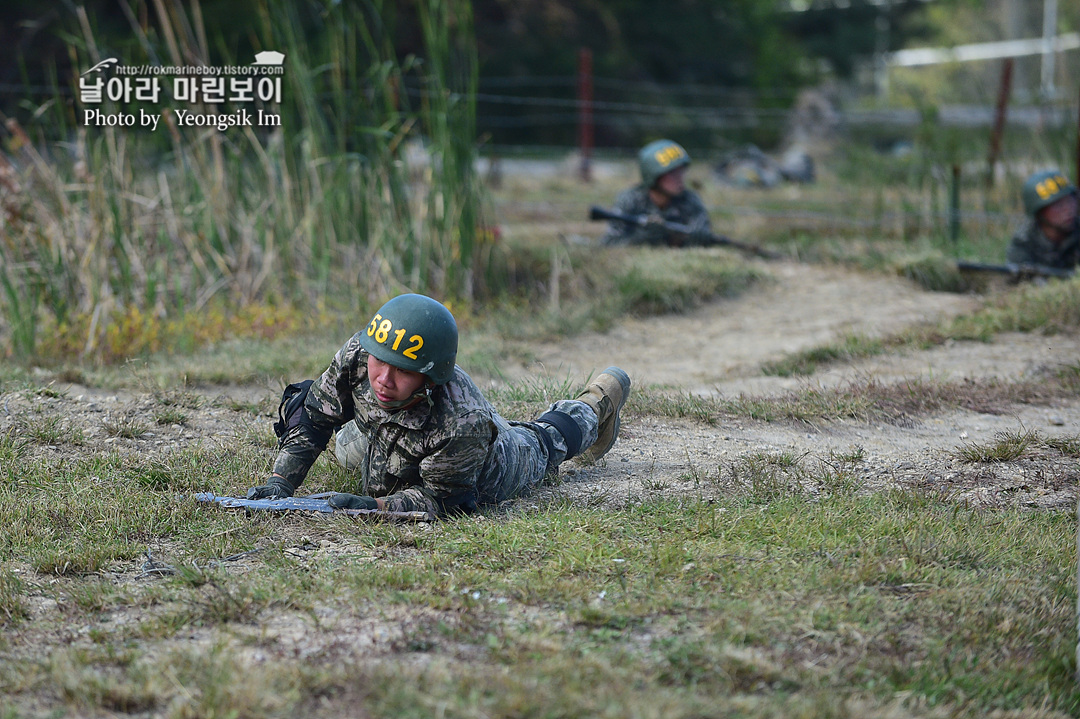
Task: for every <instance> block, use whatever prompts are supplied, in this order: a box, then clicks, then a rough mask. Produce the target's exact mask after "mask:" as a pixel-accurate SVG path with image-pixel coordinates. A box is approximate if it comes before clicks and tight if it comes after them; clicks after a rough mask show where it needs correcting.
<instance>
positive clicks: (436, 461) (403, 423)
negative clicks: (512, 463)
mask: <svg viewBox="0 0 1080 719" xmlns="http://www.w3.org/2000/svg"><path fill="white" fill-rule="evenodd" d="M367 357H368V353H367V352H365V351H364V350H363V349H362V348H361V347H360V334H359V333H357V334H356V335H354V336H353V337H352V338H351V339H350V340H349V341H348V342H346V343H345V345H344V346H343V347H342V348H341V349H340V350H338V352H337V354H336V355H335V356H334V359H333V361H332V362H331V363H330V366H329V367H328V368H327V369H326V371H325V372H323V374H322V376H320V377H319V378H318V379H316V380H315V382H314V383H313V384H312V385H311V389H310V391H309V392H308V395H307V400H306V402H305V405H304V409H305V410H306V412H305V416H304V417H303V418H302V419H301V421H300V423H299V424H298V425H297V426H295V427H293V428H292V429H290V430H289V431H288V432H287V433H286V434H285V435H284V437H282V442H283V444H282V448H281V451H280V452H279V453H278V457H277V460H276V461H275V462H274V472H275V473H276V474H280V475H281V476H282V477H284V478H285V479H286V480H288V481H289V482H290V483H291V484H292V485H293V487H294V488H296V487H299V486H300V484H301V483H302V482H303V481H304V478H305V477H306V476H307V473H308V470H309V469H310V468H311V466H312V465H313V464H314V463H315V460H316V459H317V458H318V456H319V454H320V453H321V452H322V451H323V450H324V449H325V448H326V445H327V443H328V442H329V441H330V437H331V435H332V434H333V432H334V430H336V429H338V428H340V427H341V426H342V425H344V424H345V423H346V422H348V421H349V420H350V419H354V418H355V420H356V424H357V427H358V428H359V430H360V434H361V436H362V437H363V438H364V442H365V444H366V448H365V460H364V462H363V465H362V467H361V477H360V480H361V487H360V492H359V493H360V494H365V495H369V496H375V497H384V498H385V501H386V508H387V509H388V510H391V511H399V512H409V511H424V512H431V513H434V514H440V515H441V514H445V513H446V512H447V511H450V510H454V509H464V510H470V509H472V508H474V507H475V506H476V502H477V497H478V486H479V485H480V484H481V483H482V482H483V480H484V477H485V476H486V473H488V472H489V471H490V469H491V467H490V466H489V465H490V464H491V463H492V461H493V459H494V456H493V455H494V453H493V452H492V451H491V448H492V444H493V442H494V439H495V437H496V436H497V433H498V432H499V431H500V427H502V426H505V422H502V423H499V422H497V421H496V413H495V409H494V407H492V405H491V404H490V403H489V402H488V401H487V400H486V399H485V398H484V397H483V395H482V394H481V393H480V390H479V388H478V387H477V386H476V385H475V384H474V383H473V381H472V379H471V378H470V377H469V376H468V375H467V374H466V373H465V372H464V371H462V369H461V368H460V367H455V369H454V375H453V377H452V378H451V379H450V381H449V382H447V383H446V384H442V385H436V386H434V387H433V388H432V390H431V393H430V401H429V402H423V401H421V402H420V403H418V404H417V405H415V406H413V407H410V408H408V409H404V410H396V411H388V410H385V409H383V408H382V407H380V406H379V405H378V404H377V403H376V401H375V398H374V397H373V396H372V394H371V385H370V383H369V381H368V378H367Z"/></svg>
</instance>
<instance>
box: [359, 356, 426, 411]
mask: <svg viewBox="0 0 1080 719" xmlns="http://www.w3.org/2000/svg"><path fill="white" fill-rule="evenodd" d="M367 375H368V381H369V382H371V389H372V391H373V392H374V393H375V396H376V397H377V398H378V399H379V401H380V402H400V401H402V400H405V399H408V398H409V397H412V396H413V394H414V393H415V392H416V391H417V390H419V389H420V388H421V387H423V386H424V382H426V381H427V377H426V376H424V375H422V374H420V373H419V372H412V371H410V370H407V369H401V368H400V367H395V366H394V365H392V364H387V363H386V362H383V361H382V360H381V359H377V358H376V357H375V356H374V355H368V360H367Z"/></svg>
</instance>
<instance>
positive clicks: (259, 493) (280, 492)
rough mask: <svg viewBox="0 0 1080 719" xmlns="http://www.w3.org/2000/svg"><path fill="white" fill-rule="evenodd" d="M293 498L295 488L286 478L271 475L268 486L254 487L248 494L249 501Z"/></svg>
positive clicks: (267, 482)
mask: <svg viewBox="0 0 1080 719" xmlns="http://www.w3.org/2000/svg"><path fill="white" fill-rule="evenodd" d="M291 496H293V486H292V485H291V484H289V482H288V481H287V480H286V479H285V478H284V477H278V476H277V475H271V476H270V477H268V478H267V480H266V484H260V485H259V486H257V487H252V488H251V489H249V490H248V492H247V498H248V499H272V498H274V497H291Z"/></svg>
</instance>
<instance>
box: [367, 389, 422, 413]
mask: <svg viewBox="0 0 1080 719" xmlns="http://www.w3.org/2000/svg"><path fill="white" fill-rule="evenodd" d="M432 386H433V385H432V383H431V382H425V383H424V384H423V386H421V387H420V389H418V390H416V391H415V392H413V393H412V394H411V395H409V396H408V397H406V398H405V399H396V400H394V401H393V402H383V401H382V400H381V399H379V396H378V395H377V394H375V388H374V387H371V386H370V385H369V386H368V391H369V392H371V398H372V399H374V400H375V404H377V405H379V406H380V407H382V408H383V409H385V410H386V411H388V412H397V411H398V410H400V409H405V408H406V407H412V406H413V405H414V404H416V403H417V402H419V401H420V400H422V399H426V400H427V403H428V407H434V406H435V402H434V400H432V399H431V388H432Z"/></svg>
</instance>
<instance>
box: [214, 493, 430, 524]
mask: <svg viewBox="0 0 1080 719" xmlns="http://www.w3.org/2000/svg"><path fill="white" fill-rule="evenodd" d="M332 494H333V492H320V493H319V494H309V495H307V496H306V497H279V498H278V499H245V498H243V497H222V496H220V495H215V494H214V493H213V492H199V493H198V494H196V495H195V499H196V500H198V501H199V502H210V503H214V504H218V505H220V506H222V507H225V508H226V509H246V510H248V511H257V510H263V511H268V512H321V513H323V514H347V515H349V516H350V517H357V518H361V519H363V518H367V519H383V520H388V521H390V520H393V521H399V522H433V521H435V517H434V516H433V515H431V514H429V513H428V512H392V511H390V510H386V509H337V508H334V507H331V506H330V502H329V501H328V500H329V498H330V495H332Z"/></svg>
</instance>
